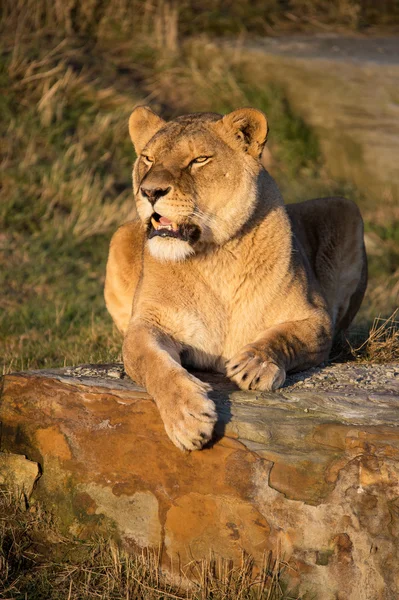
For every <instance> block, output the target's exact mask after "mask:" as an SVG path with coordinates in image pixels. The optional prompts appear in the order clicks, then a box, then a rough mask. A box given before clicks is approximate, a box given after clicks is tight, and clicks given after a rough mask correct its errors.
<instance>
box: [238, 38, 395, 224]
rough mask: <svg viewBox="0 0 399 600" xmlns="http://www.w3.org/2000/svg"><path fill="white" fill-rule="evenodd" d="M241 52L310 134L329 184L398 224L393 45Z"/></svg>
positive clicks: (294, 45) (288, 46)
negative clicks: (344, 184) (343, 187)
mask: <svg viewBox="0 0 399 600" xmlns="http://www.w3.org/2000/svg"><path fill="white" fill-rule="evenodd" d="M243 52H244V54H247V56H248V63H249V64H250V65H251V66H250V67H249V68H253V69H257V70H258V71H259V78H262V79H263V80H266V81H267V80H268V81H274V82H276V83H277V84H279V85H281V86H282V87H283V88H284V89H285V92H286V94H287V96H288V99H289V101H290V103H291V105H292V107H293V109H294V110H295V111H296V112H298V113H299V114H301V116H302V117H303V118H304V119H305V121H306V122H307V123H308V124H309V125H310V126H312V127H313V128H314V129H315V131H316V132H317V134H318V137H319V140H320V146H321V151H322V153H323V155H324V159H325V162H326V165H327V168H328V171H329V173H330V174H331V176H332V177H333V178H335V179H342V180H344V181H351V182H352V183H354V184H355V185H356V186H357V187H358V188H359V189H360V191H361V193H362V195H363V196H364V197H365V199H366V200H365V208H367V206H368V207H369V208H370V213H371V212H372V213H373V218H376V219H377V220H378V221H380V222H381V223H382V224H383V223H387V222H390V221H393V220H398V219H399V168H398V163H399V38H397V37H390V38H388V37H387V38H362V37H345V36H338V35H331V34H329V35H323V36H321V35H318V36H304V35H296V36H289V37H288V36H284V37H279V38H263V39H257V40H253V41H250V42H247V43H245V45H244V49H243ZM262 79H260V80H262ZM379 203H380V207H379V206H378V204H379ZM376 207H377V210H376Z"/></svg>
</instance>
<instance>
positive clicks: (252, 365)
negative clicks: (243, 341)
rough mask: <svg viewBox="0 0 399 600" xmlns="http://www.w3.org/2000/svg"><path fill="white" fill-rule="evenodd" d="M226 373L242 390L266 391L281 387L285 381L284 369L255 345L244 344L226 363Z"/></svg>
mask: <svg viewBox="0 0 399 600" xmlns="http://www.w3.org/2000/svg"><path fill="white" fill-rule="evenodd" d="M226 373H227V377H229V378H230V379H231V380H232V381H234V382H235V383H236V384H237V385H238V386H239V387H240V388H241V389H242V390H261V391H262V392H268V391H272V390H276V389H277V388H279V387H281V386H282V385H283V383H284V381H285V377H286V373H285V369H283V368H282V367H279V366H278V365H277V364H276V363H275V362H273V361H272V360H268V359H267V357H266V356H265V353H264V352H262V351H261V350H257V348H256V347H255V346H246V347H245V348H243V349H242V350H241V352H239V353H238V354H236V355H235V356H234V357H233V358H231V359H230V360H229V361H227V363H226Z"/></svg>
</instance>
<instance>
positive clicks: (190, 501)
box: [0, 363, 399, 600]
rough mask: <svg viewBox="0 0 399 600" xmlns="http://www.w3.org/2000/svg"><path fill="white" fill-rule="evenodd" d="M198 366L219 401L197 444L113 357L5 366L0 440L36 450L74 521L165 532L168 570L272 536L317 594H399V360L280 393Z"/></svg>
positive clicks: (49, 495) (320, 374)
mask: <svg viewBox="0 0 399 600" xmlns="http://www.w3.org/2000/svg"><path fill="white" fill-rule="evenodd" d="M197 375H198V376H199V377H200V378H202V379H205V380H207V381H208V382H209V383H211V385H212V388H213V392H212V395H213V397H214V399H215V401H216V404H217V407H218V412H219V423H218V425H217V431H216V433H217V435H216V440H215V443H214V444H213V445H212V447H210V448H206V449H205V450H203V451H201V452H194V453H191V454H183V453H181V452H180V451H179V450H177V449H176V448H175V447H174V446H173V445H172V443H171V442H170V441H169V439H168V438H167V436H166V434H165V432H164V429H163V425H162V422H161V419H160V417H159V414H158V411H157V409H156V406H155V404H154V403H153V401H152V400H151V398H150V397H149V396H148V394H147V393H146V392H145V390H143V389H142V388H140V387H139V386H137V385H136V384H135V383H134V382H132V381H131V380H129V379H128V378H127V377H125V376H124V372H123V367H122V365H118V364H115V365H82V366H79V367H73V368H72V367H71V368H67V369H54V370H49V371H31V372H28V373H16V374H11V375H7V376H5V377H4V378H3V390H2V395H1V402H0V420H1V422H2V438H1V444H2V446H1V450H4V451H6V452H11V453H14V454H20V455H25V456H26V457H27V458H28V459H29V460H31V461H34V462H36V463H39V464H40V466H41V472H42V475H41V477H40V479H39V480H38V481H37V483H36V485H35V489H34V491H33V494H34V496H35V497H37V498H40V499H42V500H43V501H44V502H45V504H46V506H48V507H49V508H52V509H53V510H54V511H55V512H56V514H57V515H58V516H59V518H60V519H61V521H62V523H63V526H64V528H65V529H66V530H68V531H69V532H72V533H74V534H75V535H78V536H81V537H86V536H89V535H91V534H92V533H93V532H98V531H100V532H103V533H107V534H110V533H111V534H112V535H114V536H116V537H118V538H120V539H122V540H123V542H124V543H125V544H126V545H127V546H128V547H130V548H131V549H132V550H134V549H136V548H142V547H155V548H159V547H160V548H161V549H162V562H163V565H164V567H165V568H167V569H169V570H170V569H174V570H176V569H177V568H178V567H179V568H181V569H183V570H184V568H185V566H186V565H188V564H191V565H192V564H193V561H194V562H195V561H197V560H201V559H203V558H209V553H210V551H212V552H213V554H214V555H216V556H219V557H222V558H226V559H228V560H233V561H235V562H239V561H240V559H241V555H242V552H243V551H245V552H247V553H248V554H250V555H252V556H253V557H254V559H255V560H256V561H258V563H260V562H261V560H262V557H263V555H264V553H265V552H268V551H270V550H271V551H273V552H274V553H276V552H277V553H279V555H280V556H281V557H283V558H284V560H285V561H289V563H290V565H291V566H292V567H293V568H292V569H291V570H290V571H289V572H290V579H291V583H292V584H295V585H298V586H299V590H300V592H304V591H308V592H311V593H313V594H314V597H315V598H317V599H318V600H324V599H325V600H330V599H331V600H333V599H337V598H339V599H345V600H378V599H380V598H381V599H387V600H388V599H389V600H391V599H392V600H393V599H396V598H398V597H399V566H398V565H399V544H398V541H397V540H398V536H399V463H398V458H399V428H398V423H399V365H398V364H390V365H362V364H357V363H349V364H342V365H338V364H335V365H330V366H327V367H325V368H317V369H311V370H310V371H307V372H305V373H300V374H297V375H295V376H292V377H291V378H289V380H288V381H287V384H286V386H285V387H284V388H282V389H281V390H279V391H278V392H276V393H256V392H242V391H240V390H238V389H237V388H235V386H234V385H232V384H231V383H230V382H229V381H227V380H225V379H223V378H222V377H220V376H217V375H212V374H205V373H197ZM8 462H9V461H8ZM0 464H1V463H0ZM0 480H1V474H0Z"/></svg>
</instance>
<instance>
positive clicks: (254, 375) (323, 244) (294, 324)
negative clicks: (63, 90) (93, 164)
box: [105, 107, 367, 450]
mask: <svg viewBox="0 0 399 600" xmlns="http://www.w3.org/2000/svg"><path fill="white" fill-rule="evenodd" d="M129 128H130V134H131V137H132V141H133V143H134V145H135V148H136V152H137V155H138V159H137V161H136V162H135V165H134V169H133V189H134V195H135V200H136V206H137V212H138V217H137V219H136V220H134V221H131V222H129V223H126V224H125V225H123V226H122V227H120V228H119V229H118V231H117V232H116V233H115V235H114V237H113V239H112V241H111V246H110V253H109V259H108V264H107V277H106V284H105V299H106V304H107V307H108V310H109V312H110V313H111V315H112V318H113V319H114V321H115V323H116V325H117V327H118V328H119V329H120V331H121V332H122V333H123V334H124V336H125V339H124V344H123V356H124V363H125V368H126V371H127V373H128V374H129V375H130V376H131V377H132V378H133V379H134V380H136V381H137V382H139V383H140V384H142V385H144V386H145V387H146V388H147V390H148V392H149V393H150V394H151V395H152V396H153V397H154V399H155V401H156V403H157V405H158V407H159V410H160V413H161V416H162V418H163V421H164V424H165V429H166V431H167V433H168V435H169V437H170V438H171V440H172V441H173V442H174V443H175V444H176V445H177V446H178V447H180V448H182V449H188V450H194V449H198V448H201V447H202V446H203V445H204V444H205V443H206V442H208V441H209V439H210V438H211V436H212V431H213V426H214V424H215V421H216V412H215V406H214V403H213V402H212V401H211V400H210V399H209V397H208V395H207V386H206V385H205V384H203V383H202V382H200V381H199V380H198V379H197V378H195V377H194V376H192V375H191V374H189V373H188V371H187V370H186V369H185V368H184V366H189V365H191V366H195V367H198V368H210V369H213V370H216V371H219V372H221V373H225V374H227V376H228V377H230V379H232V380H233V381H234V382H235V383H236V384H237V385H238V386H239V387H240V388H242V389H252V390H273V389H276V388H277V387H280V386H281V385H283V383H284V381H285V377H286V373H287V372H289V371H294V370H301V369H306V368H308V367H311V366H314V365H317V364H320V363H321V362H322V361H323V360H325V359H326V358H327V357H328V355H329V351H330V348H331V344H332V339H333V336H334V334H335V333H336V332H337V331H338V330H340V329H342V328H346V327H348V325H349V323H350V322H351V320H352V319H353V317H354V315H355V314H356V312H357V310H358V308H359V306H360V303H361V301H362V298H363V295H364V291H365V287H366V282H367V264H366V256H365V251H364V243H363V223H362V219H361V216H360V213H359V211H358V209H357V207H356V205H355V204H354V203H352V202H351V201H349V200H346V199H344V198H324V199H316V200H309V201H307V202H302V203H299V204H296V205H290V206H287V207H286V206H284V204H283V200H282V198H281V195H280V193H279V190H278V188H277V186H276V184H275V182H274V180H273V179H272V177H271V176H270V175H269V174H268V173H267V171H266V170H265V169H264V168H263V166H262V165H261V162H260V160H259V157H260V156H261V152H262V149H263V146H264V143H265V141H266V135H267V122H266V119H265V117H264V115H263V114H262V113H261V112H260V111H256V110H255V109H240V110H238V111H234V112H233V113H230V114H229V115H226V116H225V117H224V118H221V117H220V115H214V114H197V115H188V116H186V117H181V118H179V119H177V120H176V121H172V122H170V123H166V122H165V121H163V120H162V119H160V118H159V117H158V116H157V115H155V114H154V113H153V112H152V111H150V109H148V108H145V107H139V108H137V109H136V110H135V111H133V113H132V116H131V118H130V124H129ZM199 157H201V161H202V162H194V163H192V162H191V161H193V159H196V158H199ZM204 157H205V158H206V160H205V161H204V160H203V158H204ZM149 185H150V186H151V185H152V186H153V187H155V188H156V189H158V188H159V189H162V190H164V191H165V190H167V191H166V193H164V192H163V195H162V196H161V197H159V198H158V199H157V201H156V202H155V204H154V206H152V205H151V203H150V201H149V199H148V197H146V195H145V194H144V193H143V189H145V186H149ZM154 212H156V213H158V214H160V215H162V216H164V217H167V218H168V219H170V220H171V221H174V222H176V223H178V224H182V223H194V224H196V225H197V226H198V227H199V230H200V232H201V234H200V237H199V239H198V240H197V241H195V242H194V243H189V242H186V241H183V240H176V239H171V238H159V237H158V238H154V239H153V240H148V236H147V230H148V223H149V219H150V218H151V215H152V214H153V213H154ZM154 242H155V243H154ZM182 363H183V364H182Z"/></svg>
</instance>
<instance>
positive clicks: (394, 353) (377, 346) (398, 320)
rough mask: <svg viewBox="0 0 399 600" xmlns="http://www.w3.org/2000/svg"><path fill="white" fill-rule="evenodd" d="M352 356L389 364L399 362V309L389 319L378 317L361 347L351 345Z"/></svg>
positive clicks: (352, 343)
mask: <svg viewBox="0 0 399 600" xmlns="http://www.w3.org/2000/svg"><path fill="white" fill-rule="evenodd" d="M350 349H351V353H352V355H353V356H354V357H355V358H356V359H358V360H364V361H367V362H373V363H389V362H391V361H398V360H399V308H398V309H396V310H395V311H394V312H393V313H392V315H391V316H390V317H388V318H387V319H385V318H382V317H376V318H375V319H374V321H373V324H372V326H371V328H370V331H369V334H368V337H367V339H366V340H364V341H363V342H362V343H361V344H360V345H357V346H356V345H355V346H354V341H352V342H351V343H350Z"/></svg>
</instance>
